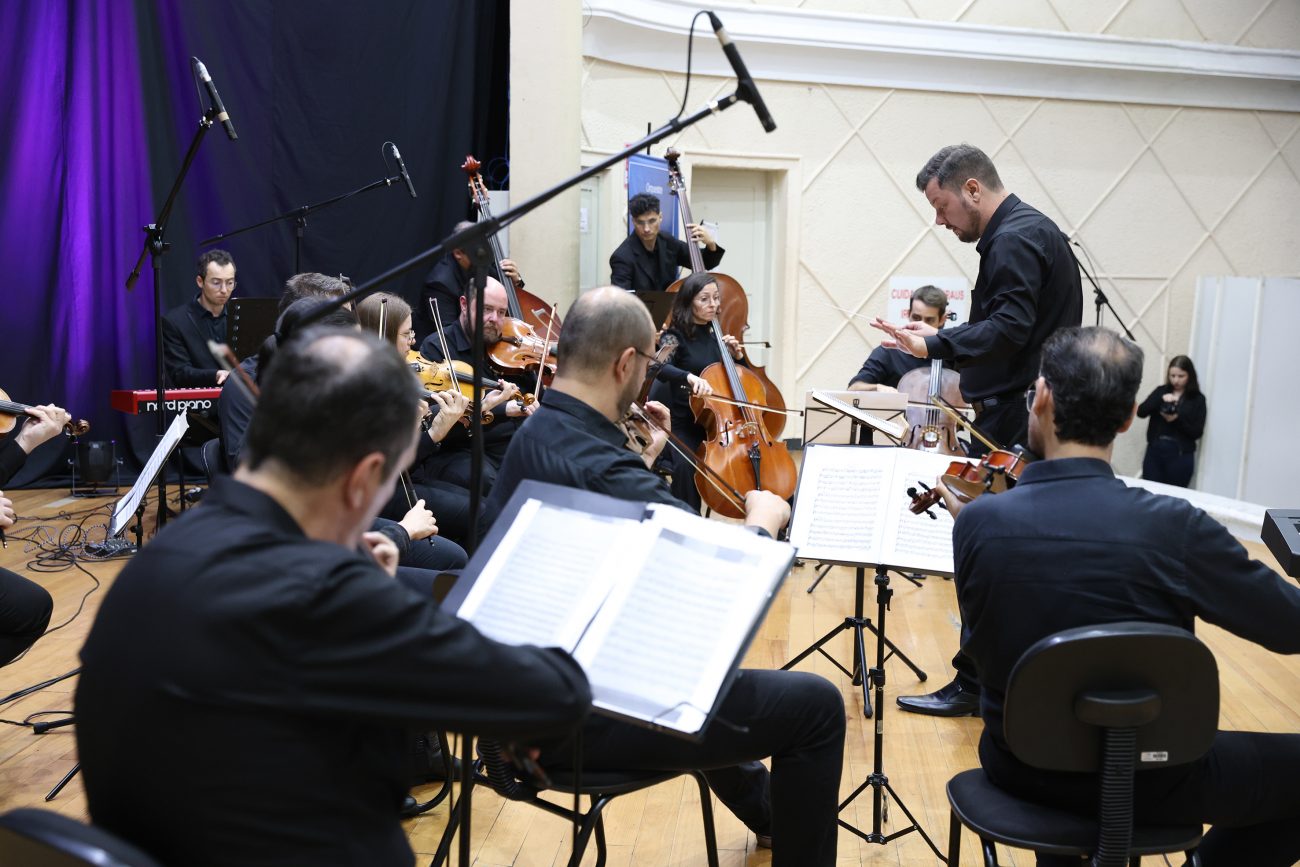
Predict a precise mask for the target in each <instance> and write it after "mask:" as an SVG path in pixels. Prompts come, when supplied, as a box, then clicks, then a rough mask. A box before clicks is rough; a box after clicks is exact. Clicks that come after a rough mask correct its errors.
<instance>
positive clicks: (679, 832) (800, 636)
mask: <svg viewBox="0 0 1300 867" xmlns="http://www.w3.org/2000/svg"><path fill="white" fill-rule="evenodd" d="M65 493H66V492H61V491H49V490H39V491H11V492H9V496H10V497H11V498H12V499H13V500H14V501H15V503H16V504H17V507H18V513H19V514H20V515H22V516H35V517H38V518H41V520H40V521H24V522H23V523H21V524H19V525H18V526H16V527H15V528H13V529H12V530H11V531H10V532H9V537H10V538H9V547H8V549H7V550H5V551H0V566H4V567H6V568H9V569H12V570H14V571H17V572H20V573H22V574H25V575H27V576H28V577H31V578H33V579H34V580H36V581H38V582H40V583H41V584H43V585H44V586H45V587H46V588H47V589H48V590H49V591H50V592H51V594H52V595H53V596H54V600H55V611H54V619H53V621H52V622H53V623H54V624H58V623H61V622H63V621H64V620H66V619H68V618H69V617H71V616H72V614H73V612H74V611H75V610H76V608H77V605H78V603H79V601H80V600H81V598H82V596H83V595H84V594H85V593H86V591H87V590H89V589H91V587H92V586H93V584H92V581H91V579H90V578H89V577H88V576H87V575H86V574H85V573H83V572H81V571H79V570H77V569H75V568H72V569H68V570H66V571H61V572H54V573H40V574H36V573H32V572H29V571H26V570H25V564H26V563H27V562H28V561H29V560H30V559H32V557H33V556H34V554H33V553H32V552H30V551H25V550H24V549H25V548H26V547H27V546H26V544H25V543H24V542H23V541H22V540H21V538H22V537H24V536H28V535H30V534H31V533H32V530H33V527H34V525H35V524H36V523H43V524H47V525H48V527H49V530H50V535H51V537H53V538H57V537H58V535H59V532H60V531H62V530H63V528H65V527H66V526H67V525H69V524H72V523H76V521H69V520H57V519H53V518H51V517H49V516H54V515H56V514H57V513H58V512H59V511H60V510H69V511H72V510H77V511H83V510H85V509H87V508H90V507H93V506H95V505H100V504H102V503H103V502H107V501H86V500H78V501H71V500H67V499H63V496H64V494H65ZM100 514H101V515H102V514H103V513H102V512H101V513H100ZM103 523H104V518H102V517H99V516H95V517H92V518H91V519H90V520H89V521H87V522H86V529H87V530H90V531H92V532H93V528H94V527H95V526H96V525H102V524H103ZM99 532H101V533H102V530H100V531H99ZM1249 547H1251V551H1252V554H1253V555H1254V556H1259V557H1262V558H1263V559H1265V561H1266V562H1268V563H1269V564H1270V565H1272V566H1273V567H1274V568H1276V563H1275V562H1273V561H1272V558H1271V557H1269V556H1268V552H1267V551H1266V550H1265V549H1264V548H1263V546H1260V545H1254V546H1249ZM85 565H86V567H87V569H88V570H89V571H90V572H91V573H93V574H94V575H95V576H96V577H97V578H98V579H99V580H100V581H102V582H103V583H104V588H101V589H100V590H99V591H97V592H96V593H94V594H92V595H91V596H90V597H89V599H88V600H87V602H86V605H85V610H84V611H83V612H82V613H81V615H80V616H78V617H77V618H76V619H75V620H73V622H72V623H71V624H70V625H69V626H67V627H66V628H64V629H61V630H59V631H57V632H54V633H52V634H50V635H48V636H46V637H45V638H43V639H41V641H39V642H38V643H37V644H36V646H35V647H34V648H33V649H32V650H31V651H30V652H29V653H28V655H27V656H26V657H25V658H23V659H21V660H19V661H17V662H15V663H12V664H11V665H8V666H6V667H4V668H2V669H0V695H8V694H10V693H11V692H13V691H15V690H18V689H20V688H23V687H26V686H29V685H31V684H34V683H37V682H39V681H43V680H45V679H47V678H50V677H54V676H56V675H60V674H63V673H65V672H67V671H70V670H72V669H73V668H75V667H76V665H77V651H78V649H79V648H80V646H81V643H82V641H83V640H84V638H85V635H86V632H87V630H88V629H89V627H90V624H91V621H92V619H93V617H94V614H95V612H96V611H97V610H98V605H99V601H100V599H102V598H103V592H104V589H106V588H107V586H108V585H109V584H110V583H111V582H112V579H113V578H114V577H115V576H116V575H117V573H118V572H119V571H120V569H121V566H122V563H121V562H120V561H118V562H108V563H98V564H85ZM812 578H813V569H812V567H811V566H804V567H802V568H797V569H795V570H794V572H793V573H792V574H791V576H790V578H789V580H788V581H787V582H786V585H785V587H784V589H783V591H782V593H781V595H780V598H779V599H778V601H777V603H776V604H775V606H774V607H773V609H772V611H771V614H770V615H769V617H768V619H767V622H766V624H765V625H764V627H763V630H762V632H761V634H760V636H759V638H758V640H757V642H756V644H755V645H754V647H753V649H752V651H751V653H750V654H749V658H748V660H747V664H748V665H750V666H755V667H772V668H775V667H778V666H780V665H782V664H783V663H784V662H785V661H786V660H787V659H788V658H789V657H790V656H791V655H792V654H793V653H795V652H798V651H799V650H800V649H802V648H804V647H805V646H807V645H809V644H810V643H812V642H813V640H815V639H816V638H817V637H819V636H821V635H822V634H824V633H825V632H827V631H828V630H830V629H832V628H833V627H834V626H835V625H836V624H838V623H839V622H841V621H842V619H843V618H844V616H845V615H846V614H849V613H851V610H852V603H853V584H854V576H853V573H852V571H851V570H848V569H843V568H836V569H833V570H831V572H830V574H829V575H828V576H827V577H826V579H825V580H824V581H823V582H822V584H821V586H820V587H818V588H817V590H816V592H815V593H813V594H812V595H809V594H807V593H805V592H804V590H805V588H806V587H807V586H808V584H809V583H810V582H811V580H812ZM892 586H893V588H894V590H895V596H894V602H893V607H892V609H891V610H890V612H889V615H888V622H887V629H888V634H889V637H890V638H891V639H892V640H893V641H894V642H896V643H897V644H898V646H899V647H900V649H902V650H904V651H905V652H906V653H907V654H908V655H909V656H910V657H911V658H912V659H913V660H914V661H915V662H916V663H917V665H919V666H921V667H922V668H923V669H924V670H925V671H927V672H928V673H929V675H930V679H929V680H928V681H927V682H926V683H924V684H922V683H919V682H918V681H917V678H916V676H915V675H914V674H913V673H912V672H911V671H910V670H909V669H908V668H907V667H906V666H905V665H904V664H903V663H902V662H901V661H899V660H897V659H895V660H891V661H890V662H889V663H888V665H887V666H886V672H887V678H888V683H887V685H886V687H885V698H886V716H885V738H884V743H885V750H884V770H885V773H886V774H887V775H888V777H889V780H890V783H891V784H892V786H893V788H894V789H895V791H896V792H897V793H898V795H899V797H901V798H902V799H903V801H904V802H905V803H906V805H907V806H908V808H909V809H910V810H911V811H912V813H913V815H914V816H915V817H916V818H917V819H918V820H919V822H920V824H921V826H922V827H923V828H924V829H925V830H926V832H927V833H928V834H929V835H930V836H931V838H932V839H934V841H935V843H936V844H937V845H939V846H940V848H941V849H942V848H944V847H945V846H946V833H947V822H948V813H947V808H946V801H945V798H944V784H945V782H946V781H947V780H948V778H949V777H951V776H952V775H953V774H954V773H956V772H957V771H960V770H963V769H966V768H969V767H974V766H975V764H976V758H975V751H974V746H975V742H976V740H977V738H978V737H979V733H980V722H979V720H976V719H957V720H945V719H935V718H932V717H922V716H915V715H912V714H905V713H899V712H896V710H895V706H894V703H893V702H894V697H895V696H897V695H900V694H909V693H916V692H928V691H929V690H930V689H933V688H937V687H939V686H941V685H943V684H944V683H945V682H947V680H948V678H949V676H950V675H951V671H950V669H949V667H948V660H949V659H950V658H951V657H952V654H953V652H954V650H955V649H956V644H957V630H958V622H957V614H956V607H955V604H954V595H953V587H952V582H950V581H944V580H939V579H934V578H931V579H928V580H926V581H924V582H923V583H922V586H920V587H915V586H913V585H911V584H909V583H907V582H905V581H902V580H899V579H894V580H893V581H892ZM872 590H873V588H872V587H871V585H870V582H869V581H868V603H869V611H868V613H870V614H873V616H874V592H872ZM1198 633H1199V634H1200V635H1201V637H1202V638H1203V639H1204V640H1205V641H1206V642H1207V643H1208V644H1209V645H1210V647H1211V648H1212V649H1213V651H1214V652H1215V655H1216V657H1217V658H1218V660H1219V666H1220V677H1221V681H1222V720H1221V725H1222V726H1223V727H1224V728H1227V729H1244V730H1255V731H1269V732H1300V659H1297V658H1284V657H1277V656H1274V655H1272V654H1270V653H1268V652H1266V651H1264V650H1262V649H1261V648H1258V647H1255V646H1253V645H1249V644H1247V643H1245V642H1243V641H1240V640H1239V639H1237V638H1235V637H1233V636H1229V635H1226V634H1225V633H1223V632H1222V631H1220V630H1218V629H1216V628H1214V627H1212V626H1208V625H1205V624H1200V625H1198ZM830 647H831V648H832V649H833V653H834V654H835V655H836V657H837V658H838V659H840V660H841V661H843V662H845V664H848V662H849V660H850V659H851V657H850V655H849V644H848V641H847V639H845V638H838V639H836V640H835V641H834V642H833V643H832V644H831V645H830ZM868 653H869V654H871V655H874V646H869V648H868ZM801 668H803V669H805V670H808V671H815V672H818V673H820V674H823V675H825V676H826V677H828V678H830V679H831V680H832V681H834V682H836V683H838V684H839V685H840V688H841V689H842V690H843V692H844V695H845V698H846V703H847V705H848V708H849V728H848V742H847V746H846V762H845V769H844V777H843V780H842V782H841V789H842V791H843V793H844V794H845V795H847V794H848V793H849V792H851V791H852V790H853V789H854V788H856V787H857V786H858V785H859V784H860V783H861V782H862V781H863V780H864V779H865V778H866V776H867V775H868V774H869V773H870V770H871V763H872V725H871V723H870V721H868V720H865V719H864V718H863V715H862V699H861V693H860V691H859V690H857V689H855V688H853V687H852V685H851V684H850V683H849V682H848V679H847V678H846V677H844V676H843V675H842V674H841V673H840V672H838V671H837V670H836V669H835V668H834V667H833V666H832V665H831V664H830V663H829V662H827V661H825V660H824V659H822V658H820V657H815V658H811V659H809V660H807V661H806V662H805V663H804V664H803V665H802V666H801ZM74 683H75V680H65V681H63V682H61V683H59V684H56V685H54V686H52V687H50V688H48V689H46V690H44V691H42V692H39V693H36V694H34V695H31V696H28V697H27V698H24V699H22V700H20V701H17V702H14V703H12V704H10V705H7V706H5V707H3V708H0V716H2V717H4V718H6V719H11V720H12V719H18V720H21V719H22V718H23V717H25V716H27V715H28V714H31V713H35V712H37V711H43V710H69V709H71V707H72V691H73V684H74ZM148 736H149V732H148V730H147V729H142V730H141V732H140V737H142V738H146V737H148ZM122 748H123V749H130V748H131V745H130V744H123V745H122ZM75 761H76V749H75V742H74V738H73V735H72V733H71V729H66V728H65V729H56V730H53V731H51V732H49V733H47V734H44V735H33V734H32V733H31V731H30V730H29V729H23V728H17V727H13V726H7V725H0V811H3V810H8V809H11V808H14V807H23V806H44V807H48V808H50V809H54V810H57V811H59V812H61V813H64V814H66V815H69V816H73V817H75V818H78V819H82V820H85V819H87V814H86V806H85V798H84V795H83V790H82V788H81V784H80V781H79V780H77V779H74V781H73V782H72V783H71V784H70V785H69V786H68V788H67V789H65V790H64V791H63V793H62V794H61V795H60V796H59V797H58V798H57V799H56V800H54V801H53V802H51V803H49V804H46V803H45V802H44V800H43V798H44V795H45V793H46V792H47V791H48V790H49V789H50V788H51V787H52V786H53V785H54V784H55V783H56V782H57V781H58V780H59V779H60V778H61V777H62V776H63V775H64V774H65V773H67V771H68V770H69V769H71V768H72V767H73V764H74V763H75ZM474 805H475V809H474V814H473V847H474V851H475V852H476V859H475V863H477V864H481V865H519V867H524V865H529V867H531V865H553V864H563V863H564V862H565V860H566V858H567V854H568V847H569V826H568V825H567V824H566V823H565V822H563V821H561V820H560V819H557V818H554V817H551V816H549V815H546V814H543V813H542V812H541V811H539V810H537V809H535V808H531V807H526V806H521V805H519V804H508V803H503V802H502V801H501V800H500V799H499V798H497V797H496V796H495V795H493V794H491V793H490V792H487V791H486V790H476V793H475V798H474ZM715 806H716V803H715ZM891 807H892V809H891V810H890V815H889V820H890V821H889V823H888V824H887V825H886V828H885V831H886V833H888V832H890V831H892V830H896V829H899V828H901V827H904V826H905V825H906V824H907V823H906V821H905V817H904V816H903V815H902V813H901V812H900V811H899V810H898V808H897V805H891ZM715 815H716V817H717V827H718V842H719V846H720V848H721V850H722V852H721V855H722V863H723V864H724V865H732V867H735V865H742V864H743V865H762V864H768V863H770V855H769V853H768V852H766V851H765V850H757V851H756V850H755V846H754V838H753V837H752V836H751V835H749V834H748V833H746V831H745V828H744V826H742V825H741V824H740V823H739V822H738V821H736V820H735V819H734V818H733V817H732V816H731V815H730V814H729V813H727V811H726V810H725V809H723V808H721V807H718V812H717V813H715ZM844 817H845V818H846V819H847V820H848V821H849V822H851V823H853V824H855V825H857V826H858V827H861V828H868V829H869V828H870V826H871V799H870V790H868V791H867V792H866V793H865V794H864V796H863V797H861V798H860V799H859V800H858V801H857V802H855V804H854V805H853V806H852V807H851V808H850V809H848V810H846V811H845V813H844ZM607 818H608V822H607V826H608V831H609V839H610V843H611V857H610V864H611V867H618V865H633V864H635V865H702V864H704V863H705V859H704V855H703V834H702V831H701V825H700V814H699V804H698V794H697V790H696V789H695V787H694V786H693V785H688V784H687V782H686V781H683V780H678V781H674V782H670V783H665V784H663V785H661V786H659V787H656V788H654V789H651V790H649V791H647V792H644V793H641V794H637V795H628V796H625V797H623V798H619V799H618V800H616V801H615V802H614V804H613V805H612V806H611V808H610V810H609V812H608V813H607ZM445 822H446V808H445V807H441V808H439V809H438V810H435V811H433V812H431V813H430V814H428V815H426V816H424V817H421V818H419V819H415V820H413V821H411V822H409V823H408V824H407V829H408V833H409V835H410V839H411V844H412V846H413V847H414V848H415V850H416V852H417V853H420V858H419V862H420V863H421V864H427V863H428V858H427V855H428V854H429V853H432V851H433V849H434V847H435V846H436V844H437V840H438V837H439V835H440V834H441V832H442V829H443V826H444V824H445ZM963 846H964V856H965V857H964V858H963V863H969V864H975V863H978V857H977V850H976V848H975V846H974V838H973V837H969V836H968V838H967V839H966V841H965V842H964V844H963ZM593 848H594V847H593ZM839 853H840V854H839V860H840V863H842V864H899V865H913V864H915V865H934V864H937V863H938V860H937V859H936V858H935V856H934V855H933V853H931V852H930V851H929V849H928V848H927V846H926V844H925V842H924V841H923V840H922V839H921V837H920V836H919V835H918V834H915V833H913V834H909V835H907V836H905V837H902V838H901V839H898V840H895V841H893V842H891V843H888V844H886V845H883V846H881V845H876V844H868V843H865V842H861V841H859V840H858V838H856V837H854V836H853V835H852V834H850V833H848V832H846V831H841V833H840V845H839ZM1001 857H1002V859H1003V860H1002V863H1003V864H1014V865H1026V864H1033V860H1032V857H1029V856H1027V855H1026V853H1023V852H1012V851H1011V850H1005V851H1003V852H1002V853H1001ZM584 863H588V864H590V863H594V857H592V856H590V855H589V856H588V858H587V860H586V861H585V862H584Z"/></svg>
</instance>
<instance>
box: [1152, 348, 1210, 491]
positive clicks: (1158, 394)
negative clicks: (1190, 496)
mask: <svg viewBox="0 0 1300 867" xmlns="http://www.w3.org/2000/svg"><path fill="white" fill-rule="evenodd" d="M1137 414H1138V418H1146V417H1148V416H1150V417H1151V423H1150V424H1149V425H1148V426H1147V453H1146V457H1144V458H1143V459H1142V478H1144V479H1147V480H1149V481H1152V482H1164V483H1165V484H1166V485H1177V486H1178V487H1180V488H1185V487H1187V484H1188V482H1190V481H1191V480H1192V470H1193V469H1194V468H1195V464H1196V441H1197V440H1198V439H1200V438H1201V434H1202V433H1204V432H1205V395H1203V394H1201V387H1200V384H1199V383H1198V382H1197V380H1196V367H1195V366H1194V365H1193V364H1192V360H1191V359H1190V358H1188V357H1187V356H1186V355H1177V356H1175V357H1174V359H1173V361H1171V362H1169V371H1168V372H1167V373H1166V375H1165V384H1164V385H1162V386H1160V387H1159V388H1157V389H1156V390H1155V391H1153V392H1151V394H1150V395H1149V396H1148V397H1147V399H1146V400H1144V401H1142V403H1141V404H1140V405H1139V406H1138V410H1137Z"/></svg>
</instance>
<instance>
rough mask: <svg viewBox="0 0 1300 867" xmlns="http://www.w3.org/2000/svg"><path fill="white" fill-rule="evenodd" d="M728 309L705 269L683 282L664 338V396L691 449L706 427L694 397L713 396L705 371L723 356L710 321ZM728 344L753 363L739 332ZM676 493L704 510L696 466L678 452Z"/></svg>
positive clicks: (727, 339)
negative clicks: (695, 409) (693, 405)
mask: <svg viewBox="0 0 1300 867" xmlns="http://www.w3.org/2000/svg"><path fill="white" fill-rule="evenodd" d="M721 309H722V293H721V292H720V290H719V288H718V284H717V282H716V281H715V280H714V279H713V275H712V274H710V273H708V272H707V271H699V272H697V273H695V274H692V275H691V276H689V277H687V278H686V279H685V280H684V281H682V288H681V289H679V290H678V291H677V294H676V296H675V297H674V298H673V309H672V314H671V315H670V317H669V324H668V327H667V328H666V329H665V330H664V333H663V336H662V337H660V339H659V349H660V351H661V352H663V358H664V364H663V366H662V367H660V368H659V374H658V378H659V382H660V383H667V384H668V386H669V388H668V393H667V394H666V395H664V397H665V399H666V401H667V404H668V411H669V413H670V415H671V416H672V430H673V433H674V434H676V435H677V437H678V439H680V440H682V441H683V442H684V443H685V444H686V445H687V446H689V447H690V448H691V449H693V450H694V449H697V448H699V446H700V444H701V443H702V442H704V439H705V436H706V434H705V431H704V428H702V427H700V425H699V423H698V422H697V421H696V420H695V413H694V412H693V411H692V410H691V404H690V396H691V395H692V394H696V395H707V394H712V393H713V389H712V388H711V387H710V386H709V384H708V383H707V382H705V381H704V380H703V379H701V378H700V375H699V374H700V372H701V371H702V370H704V368H706V367H708V366H709V365H711V364H715V363H717V362H719V361H721V360H722V358H721V356H720V352H719V350H718V343H717V341H716V340H714V338H713V334H712V332H711V330H710V328H709V323H711V322H712V321H713V320H714V319H716V318H717V317H718V313H719V311H720V310H721ZM722 340H723V343H725V344H726V347H727V349H728V350H730V352H731V357H732V358H733V359H734V360H735V361H736V363H737V364H742V365H746V366H747V365H748V362H747V361H746V360H745V354H744V352H743V351H742V350H741V346H740V341H738V340H737V339H736V337H735V335H732V334H724V335H723V336H722ZM670 460H671V461H672V473H673V485H672V491H673V496H675V497H677V498H678V499H679V500H682V501H683V502H686V503H689V504H691V506H693V507H694V508H695V510H696V511H697V512H698V511H699V510H700V492H699V490H698V489H697V488H696V486H695V470H694V469H693V468H692V467H690V466H688V465H687V464H686V459H685V458H684V457H683V456H681V455H680V454H677V453H676V452H673V453H672V457H671V459H670Z"/></svg>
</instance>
